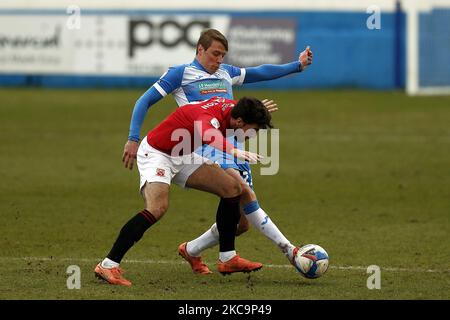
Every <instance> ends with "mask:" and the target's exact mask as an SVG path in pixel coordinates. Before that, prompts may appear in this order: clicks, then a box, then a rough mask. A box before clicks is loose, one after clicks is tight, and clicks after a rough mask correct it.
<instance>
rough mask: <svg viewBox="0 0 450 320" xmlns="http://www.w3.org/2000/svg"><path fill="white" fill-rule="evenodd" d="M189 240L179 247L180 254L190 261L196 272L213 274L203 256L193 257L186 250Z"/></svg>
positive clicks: (193, 270)
mask: <svg viewBox="0 0 450 320" xmlns="http://www.w3.org/2000/svg"><path fill="white" fill-rule="evenodd" d="M186 245H187V242H183V243H182V244H180V246H179V247H178V254H179V255H180V256H182V257H183V259H184V260H186V261H187V262H189V264H190V265H191V268H192V272H194V273H196V274H211V273H212V272H211V270H209V268H208V266H207V265H206V264H204V263H203V262H202V258H201V257H191V256H190V255H189V253H188V252H187V250H186Z"/></svg>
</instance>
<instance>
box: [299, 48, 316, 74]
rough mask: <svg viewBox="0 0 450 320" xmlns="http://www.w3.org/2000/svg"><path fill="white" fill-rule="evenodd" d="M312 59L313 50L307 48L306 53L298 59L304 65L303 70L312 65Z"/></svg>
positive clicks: (301, 54)
mask: <svg viewBox="0 0 450 320" xmlns="http://www.w3.org/2000/svg"><path fill="white" fill-rule="evenodd" d="M312 59H313V53H312V51H311V48H310V47H309V46H307V47H306V49H305V51H303V52H302V53H300V56H299V57H298V60H299V61H300V63H301V64H302V70H305V68H306V67H307V66H309V65H310V64H311V63H312Z"/></svg>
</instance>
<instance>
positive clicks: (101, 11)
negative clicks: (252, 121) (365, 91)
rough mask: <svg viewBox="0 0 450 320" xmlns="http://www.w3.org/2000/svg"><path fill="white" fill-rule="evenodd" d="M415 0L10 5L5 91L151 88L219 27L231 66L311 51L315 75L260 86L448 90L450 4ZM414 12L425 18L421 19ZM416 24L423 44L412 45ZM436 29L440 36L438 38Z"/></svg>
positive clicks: (4, 10)
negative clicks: (24, 87)
mask: <svg viewBox="0 0 450 320" xmlns="http://www.w3.org/2000/svg"><path fill="white" fill-rule="evenodd" d="M413 2H414V3H415V2H416V1H415V0H410V1H406V0H405V1H395V0H378V1H376V0H347V1H332V0H316V1H314V2H313V3H311V2H306V1H293V0H278V1H271V2H268V3H265V4H260V3H258V2H256V1H253V0H249V1H241V2H240V3H239V4H236V3H233V4H232V5H233V6H232V7H231V5H230V4H226V3H225V4H224V3H220V2H218V1H204V0H195V1H190V2H189V3H186V1H181V0H175V1H174V0H172V1H165V2H164V4H163V5H162V4H161V3H159V4H155V3H153V1H141V0H135V1H127V2H126V4H125V5H124V2H123V1H108V3H104V2H101V1H39V2H37V4H35V5H34V6H30V4H29V1H23V3H24V4H23V5H21V3H22V2H21V1H15V2H12V1H9V0H6V1H4V2H2V3H0V85H13V86H20V85H34V86H50V87H134V86H149V85H150V84H152V83H153V82H154V81H156V80H157V79H158V77H159V76H161V75H162V74H163V73H164V72H165V71H166V70H167V68H168V67H169V66H171V65H176V64H181V63H188V62H190V61H192V60H193V58H194V55H195V45H196V40H197V38H198V36H199V33H200V31H201V30H202V29H204V28H216V29H218V30H220V31H222V32H223V33H224V34H225V35H226V36H227V38H228V39H229V42H230V50H229V53H228V55H227V58H226V63H230V64H233V65H237V66H254V65H259V64H263V63H283V62H290V61H293V60H295V59H297V57H298V53H299V52H301V51H302V50H304V49H305V47H306V46H307V45H309V46H311V48H312V50H313V52H314V65H313V67H311V68H309V69H308V71H307V72H308V76H307V77H306V76H305V77H303V76H290V77H286V78H282V79H278V80H276V81H271V82H262V83H258V84H253V85H249V87H252V88H269V87H270V88H271V89H273V88H282V89H299V88H330V87H333V88H335V87H357V88H370V89H395V88H404V87H408V88H412V90H410V91H411V92H412V93H414V92H415V91H418V88H419V87H420V86H422V85H425V86H427V85H430V86H436V85H437V86H442V85H443V86H444V87H445V85H446V84H448V83H450V72H449V71H450V69H449V68H450V64H448V63H447V65H446V66H438V65H437V64H440V62H441V61H442V60H444V61H447V62H448V57H449V56H450V47H449V41H448V37H449V34H450V32H448V27H449V26H450V24H449V22H448V21H450V20H449V19H448V17H449V15H450V11H449V10H448V8H447V5H448V7H449V8H450V0H434V1H432V0H430V2H439V3H443V4H444V5H441V6H442V8H440V9H439V8H438V9H436V10H435V9H433V8H431V9H430V8H428V11H427V12H423V10H422V9H423V8H422V9H421V10H422V11H420V10H419V9H417V10H416V11H414V10H412V9H411V8H417V6H416V7H411V6H410V3H413ZM422 7H423V6H422ZM418 10H419V11H418ZM410 13H415V14H416V15H417V16H414V17H413V19H411V18H410V17H409V16H408V14H410ZM417 17H418V18H417ZM414 18H417V19H418V20H417V19H416V22H415V23H416V24H415V25H414ZM419 20H420V22H422V21H423V23H424V27H423V28H420V26H421V24H420V23H419V22H418V21H419ZM436 20H438V21H439V22H438V24H437V25H436V23H435V21H436ZM411 22H413V24H411ZM411 25H412V26H413V27H415V28H416V38H417V43H414V44H416V46H414V45H411V43H412V40H409V42H407V39H409V38H408V37H411V33H408V32H406V31H407V29H408V28H411ZM430 25H431V28H437V29H438V31H439V32H438V34H437V35H436V36H435V30H434V29H433V30H430ZM439 27H443V29H439ZM419 35H420V36H421V38H420V39H419ZM435 38H436V39H435ZM442 40H447V42H446V44H445V50H446V51H445V52H444V53H442V52H441V51H439V52H440V53H439V54H437V53H436V52H435V49H436V46H438V45H440V41H442ZM425 47H426V48H429V47H432V48H433V50H432V51H431V52H430V50H422V49H423V48H425ZM411 48H416V52H414V50H412V49H411ZM417 48H420V50H417ZM411 52H412V53H413V54H415V55H413V56H412V57H413V58H412V59H411V55H410V54H411ZM419 53H420V54H419ZM446 54H447V55H446ZM434 58H438V61H435V62H436V65H433V66H432V67H431V68H426V67H425V66H424V65H423V64H421V62H422V59H423V60H425V59H426V60H430V59H434ZM414 59H415V60H414ZM413 64H414V65H413ZM411 70H412V71H413V73H414V74H413V75H412V77H411V76H410V73H411ZM411 79H412V80H413V81H415V82H412V81H411Z"/></svg>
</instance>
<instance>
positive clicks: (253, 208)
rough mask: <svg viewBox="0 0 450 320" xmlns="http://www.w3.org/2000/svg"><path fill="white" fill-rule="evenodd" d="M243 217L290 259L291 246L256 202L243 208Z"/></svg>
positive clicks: (292, 247) (292, 248)
mask: <svg viewBox="0 0 450 320" xmlns="http://www.w3.org/2000/svg"><path fill="white" fill-rule="evenodd" d="M244 212H245V217H246V218H247V220H248V221H249V222H250V223H251V224H252V225H253V226H254V227H255V228H256V229H258V230H259V231H260V232H261V233H262V234H264V235H265V236H266V237H267V238H269V239H270V240H271V241H272V242H273V243H275V245H276V246H277V247H278V248H279V249H280V250H281V251H282V252H283V253H284V254H285V255H286V256H287V257H288V259H289V261H290V260H291V259H292V251H293V250H294V248H295V246H293V245H292V244H291V243H290V242H289V240H288V239H286V237H285V236H284V235H283V234H282V233H281V231H280V230H279V229H278V227H277V226H276V225H275V223H273V222H272V220H271V219H270V218H269V216H268V215H267V214H266V213H265V212H264V210H263V209H261V208H260V207H259V204H258V201H252V202H250V203H249V204H247V205H245V206H244Z"/></svg>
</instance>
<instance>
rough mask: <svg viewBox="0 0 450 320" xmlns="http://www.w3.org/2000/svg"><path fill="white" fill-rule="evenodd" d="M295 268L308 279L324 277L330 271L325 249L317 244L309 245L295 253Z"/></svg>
mask: <svg viewBox="0 0 450 320" xmlns="http://www.w3.org/2000/svg"><path fill="white" fill-rule="evenodd" d="M293 260H294V261H293V262H294V263H293V264H294V267H295V268H296V269H297V271H298V272H299V273H300V274H301V275H302V276H304V277H305V278H308V279H315V278H319V277H321V276H323V275H324V274H325V272H327V270H328V263H329V257H328V253H327V252H326V251H325V249H324V248H322V247H321V246H318V245H317V244H307V245H305V246H303V247H301V248H299V249H298V251H297V252H294V259H293Z"/></svg>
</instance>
